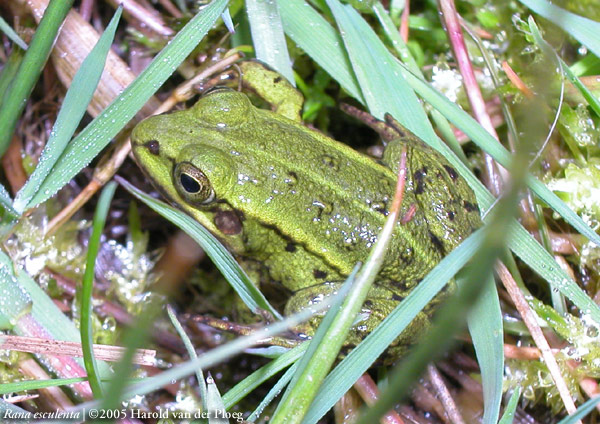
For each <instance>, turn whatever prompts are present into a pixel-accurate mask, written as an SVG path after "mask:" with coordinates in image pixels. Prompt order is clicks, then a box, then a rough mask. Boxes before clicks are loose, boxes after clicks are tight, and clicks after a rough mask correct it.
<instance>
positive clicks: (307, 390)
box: [271, 235, 389, 424]
mask: <svg viewBox="0 0 600 424" xmlns="http://www.w3.org/2000/svg"><path fill="white" fill-rule="evenodd" d="M387 238H388V239H389V235H388V237H387ZM380 240H381V239H379V240H378V243H379V241H380ZM373 250H374V249H373ZM370 257H372V255H370ZM382 260H383V257H381V258H380V259H379V266H381V262H382ZM371 261H372V259H371ZM357 269H358V268H355V269H354V271H353V272H352V274H351V275H350V276H349V277H348V278H347V279H346V282H345V283H344V285H343V286H342V287H341V289H340V290H339V291H338V295H337V296H336V298H337V300H336V301H335V302H334V303H333V304H332V305H331V308H330V309H329V311H327V314H325V317H323V319H322V321H321V323H320V324H319V328H318V329H317V331H316V333H315V335H314V336H313V338H312V340H311V341H310V344H309V346H308V349H307V351H306V354H305V355H304V356H303V357H302V359H300V361H299V362H298V365H297V367H295V370H296V372H295V373H294V375H293V378H292V382H291V383H290V385H289V386H288V388H287V390H286V392H285V393H284V395H283V398H282V400H281V402H280V403H279V405H278V406H277V409H276V410H275V413H274V415H273V417H272V419H271V422H272V423H273V424H278V423H283V422H285V423H299V422H300V421H301V420H302V417H304V415H306V412H307V411H308V409H309V407H310V404H311V402H312V400H313V399H314V396H315V394H316V392H317V390H318V388H319V386H320V385H321V382H322V381H323V379H324V378H325V376H326V375H327V372H328V371H329V369H330V367H331V364H332V363H333V361H335V359H336V358H337V356H338V353H339V350H340V348H341V346H342V343H343V342H344V340H345V339H346V337H347V335H348V331H349V330H350V327H351V326H352V323H353V322H354V321H355V319H356V313H357V312H358V310H359V309H360V307H361V306H362V304H363V302H364V299H365V298H366V296H367V292H368V290H369V288H370V287H371V284H372V282H373V280H374V279H375V276H376V273H375V275H372V278H371V280H370V282H369V281H368V280H366V279H365V277H366V275H365V274H364V273H362V276H361V278H362V281H361V280H359V279H358V278H356V272H357ZM367 278H368V277H367ZM360 283H362V284H361V285H362V287H360V286H359V284H360ZM365 283H366V284H365ZM360 291H362V293H359V294H358V295H357V294H356V292H360Z"/></svg>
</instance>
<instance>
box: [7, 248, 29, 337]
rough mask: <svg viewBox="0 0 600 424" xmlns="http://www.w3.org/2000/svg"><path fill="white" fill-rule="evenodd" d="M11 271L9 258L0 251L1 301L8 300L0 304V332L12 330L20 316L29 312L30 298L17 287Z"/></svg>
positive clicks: (16, 281) (17, 283) (11, 266)
mask: <svg viewBox="0 0 600 424" xmlns="http://www.w3.org/2000/svg"><path fill="white" fill-rule="evenodd" d="M12 269H13V265H12V262H11V260H10V258H9V257H8V256H7V255H6V254H5V253H4V252H2V251H0V293H2V298H3V299H10V302H5V301H2V302H0V330H10V329H12V328H13V327H14V325H15V324H16V322H17V321H18V320H19V318H20V317H21V316H23V315H24V314H26V313H28V312H30V311H31V303H32V300H31V296H29V294H28V293H27V292H26V291H24V290H23V288H22V287H21V286H20V285H19V282H18V280H17V277H16V276H15V275H14V274H13V270H12ZM0 337H1V336H0Z"/></svg>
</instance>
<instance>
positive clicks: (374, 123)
mask: <svg viewBox="0 0 600 424" xmlns="http://www.w3.org/2000/svg"><path fill="white" fill-rule="evenodd" d="M340 108H341V109H342V110H343V111H344V112H345V113H347V114H348V115H350V116H352V117H354V118H356V119H358V120H359V121H361V122H363V123H364V124H365V125H367V126H369V127H371V128H372V129H373V130H374V131H376V132H377V133H378V134H379V135H380V136H381V138H383V139H384V140H385V141H386V142H390V141H392V140H395V139H397V138H401V137H403V136H404V135H405V133H404V132H399V131H398V127H396V126H392V125H390V124H389V123H388V122H384V121H380V120H379V119H377V118H375V117H374V116H373V115H371V114H370V113H369V112H365V111H364V110H362V109H359V108H357V107H354V106H352V105H349V104H347V103H342V104H341V105H340ZM398 125H400V124H398ZM400 126H401V125H400Z"/></svg>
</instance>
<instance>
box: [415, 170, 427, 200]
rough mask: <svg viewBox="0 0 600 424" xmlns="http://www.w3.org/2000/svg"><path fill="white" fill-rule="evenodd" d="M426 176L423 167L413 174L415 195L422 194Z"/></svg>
mask: <svg viewBox="0 0 600 424" xmlns="http://www.w3.org/2000/svg"><path fill="white" fill-rule="evenodd" d="M426 175H427V167H426V166H424V167H423V168H421V169H417V170H416V171H415V173H414V176H413V178H414V180H415V183H416V187H415V194H422V193H423V191H424V190H425V176H426Z"/></svg>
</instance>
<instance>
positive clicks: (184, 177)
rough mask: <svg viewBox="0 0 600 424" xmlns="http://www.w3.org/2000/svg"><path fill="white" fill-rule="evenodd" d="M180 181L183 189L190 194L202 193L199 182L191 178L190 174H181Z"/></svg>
mask: <svg viewBox="0 0 600 424" xmlns="http://www.w3.org/2000/svg"><path fill="white" fill-rule="evenodd" d="M179 181H180V182H181V187H183V189H184V190H185V191H187V192H188V193H191V194H195V193H198V192H199V191H200V184H199V183H198V181H196V180H195V179H194V178H192V177H190V176H189V175H188V174H185V173H181V174H180V175H179Z"/></svg>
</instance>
